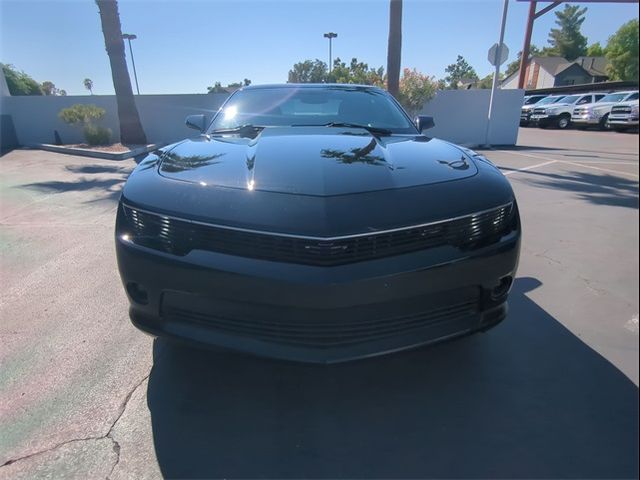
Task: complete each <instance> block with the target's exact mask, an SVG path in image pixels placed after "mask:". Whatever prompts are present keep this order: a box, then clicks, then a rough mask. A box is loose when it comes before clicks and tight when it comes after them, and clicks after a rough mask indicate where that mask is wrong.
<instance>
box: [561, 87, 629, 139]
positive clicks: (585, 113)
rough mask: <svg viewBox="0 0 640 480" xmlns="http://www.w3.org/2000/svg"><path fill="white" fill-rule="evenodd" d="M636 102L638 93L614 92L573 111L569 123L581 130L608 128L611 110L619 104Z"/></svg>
mask: <svg viewBox="0 0 640 480" xmlns="http://www.w3.org/2000/svg"><path fill="white" fill-rule="evenodd" d="M632 100H638V91H637V90H635V91H629V92H614V93H610V94H608V95H607V96H606V97H604V98H602V99H600V100H598V101H597V102H595V103H588V104H585V105H580V106H579V107H576V108H575V109H574V110H573V114H572V115H571V121H572V122H573V124H574V125H575V126H576V127H578V128H581V129H585V128H588V127H597V128H599V129H600V130H606V129H607V128H609V123H608V122H609V115H610V114H611V109H612V108H613V107H614V106H615V105H618V104H619V103H620V102H629V101H632Z"/></svg>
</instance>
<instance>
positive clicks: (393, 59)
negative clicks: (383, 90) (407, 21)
mask: <svg viewBox="0 0 640 480" xmlns="http://www.w3.org/2000/svg"><path fill="white" fill-rule="evenodd" d="M401 54H402V0H389V45H388V47H387V90H388V91H389V93H390V94H391V95H393V96H394V97H396V98H397V97H398V92H399V90H400V57H401Z"/></svg>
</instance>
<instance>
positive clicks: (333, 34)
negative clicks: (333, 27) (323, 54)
mask: <svg viewBox="0 0 640 480" xmlns="http://www.w3.org/2000/svg"><path fill="white" fill-rule="evenodd" d="M337 36H338V34H337V33H334V32H329V33H325V34H324V38H336V37H337Z"/></svg>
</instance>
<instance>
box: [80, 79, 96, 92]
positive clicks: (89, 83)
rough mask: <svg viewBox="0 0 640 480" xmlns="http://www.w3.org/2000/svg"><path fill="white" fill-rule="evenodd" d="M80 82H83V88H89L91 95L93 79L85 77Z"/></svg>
mask: <svg viewBox="0 0 640 480" xmlns="http://www.w3.org/2000/svg"><path fill="white" fill-rule="evenodd" d="M82 83H84V88H86V89H87V90H89V93H90V94H91V95H93V80H91V79H90V78H85V79H84V81H83V82H82Z"/></svg>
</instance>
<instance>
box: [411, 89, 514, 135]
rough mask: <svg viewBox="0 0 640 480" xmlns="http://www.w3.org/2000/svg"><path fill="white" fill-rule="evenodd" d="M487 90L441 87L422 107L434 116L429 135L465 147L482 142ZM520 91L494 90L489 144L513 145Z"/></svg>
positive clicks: (486, 110)
mask: <svg viewBox="0 0 640 480" xmlns="http://www.w3.org/2000/svg"><path fill="white" fill-rule="evenodd" d="M490 96H491V91H490V90H441V91H439V92H438V93H437V94H436V96H435V97H434V98H433V99H432V100H431V101H429V102H428V103H427V104H426V105H425V106H424V108H423V109H422V114H423V115H431V116H433V117H434V119H435V122H436V126H435V128H433V129H432V130H429V132H428V134H429V136H433V137H437V138H442V139H445V140H449V141H451V142H454V143H459V144H461V145H466V146H475V145H484V144H485V143H487V142H486V137H485V135H486V130H487V113H488V111H489V98H490ZM523 100H524V90H497V91H496V97H495V99H494V102H495V105H494V111H493V112H494V113H493V119H492V122H491V129H490V132H489V142H488V143H490V144H491V145H515V143H516V142H517V140H518V127H519V126H520V110H521V108H522V102H523Z"/></svg>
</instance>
